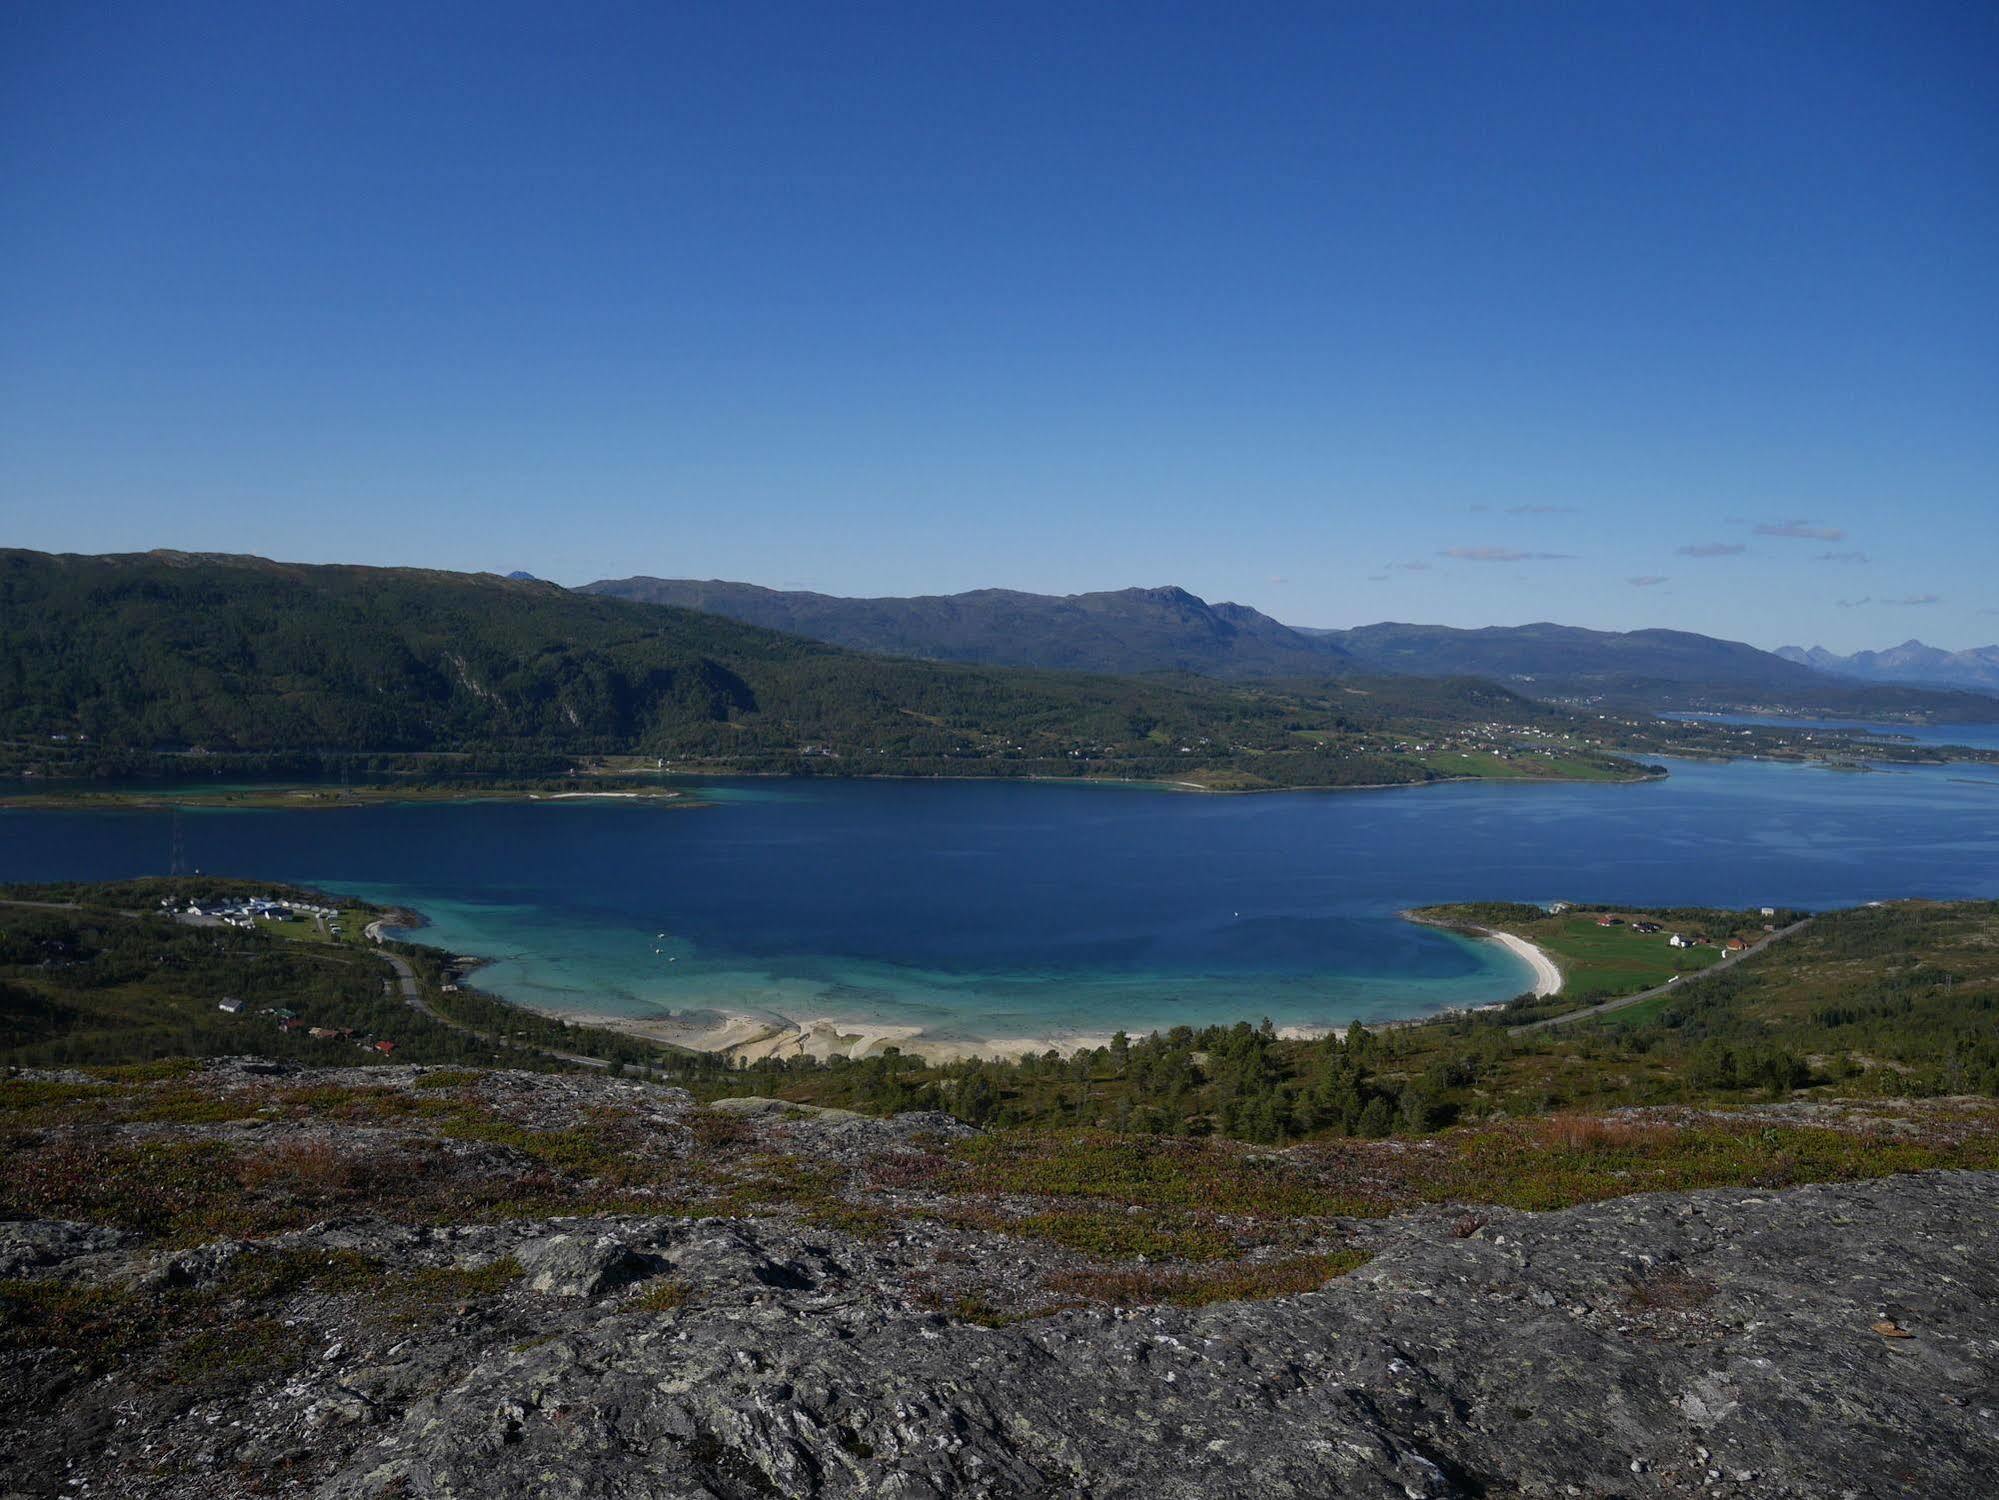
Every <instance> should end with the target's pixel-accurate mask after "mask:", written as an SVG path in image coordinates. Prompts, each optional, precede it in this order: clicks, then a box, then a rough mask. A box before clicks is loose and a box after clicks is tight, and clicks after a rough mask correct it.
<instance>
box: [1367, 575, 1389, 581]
mask: <svg viewBox="0 0 1999 1500" xmlns="http://www.w3.org/2000/svg"><path fill="white" fill-rule="evenodd" d="M1367 581H1368V582H1369V583H1386V582H1388V575H1387V574H1386V573H1370V574H1368V575H1367Z"/></svg>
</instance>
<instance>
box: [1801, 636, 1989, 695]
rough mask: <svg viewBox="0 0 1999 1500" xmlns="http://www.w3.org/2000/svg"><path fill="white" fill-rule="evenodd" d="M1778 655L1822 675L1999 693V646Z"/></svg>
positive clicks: (1907, 646) (1914, 644)
mask: <svg viewBox="0 0 1999 1500" xmlns="http://www.w3.org/2000/svg"><path fill="white" fill-rule="evenodd" d="M1777 655H1779V656H1781V657H1783V658H1784V659H1785V660H1786V661H1794V662H1798V663H1800V664H1802V665H1804V666H1808V667H1816V668H1818V669H1819V671H1821V672H1832V673H1835V674H1836V675H1838V676H1841V677H1857V678H1859V679H1861V680H1862V681H1866V682H1906V683H1921V684H1923V685H1925V686H1931V687H1968V688H1975V689H1977V690H1978V691H1980V692H1987V693H1993V692H1999V646H1973V647H1971V648H1970V649H1969V650H1966V651H1944V650H1941V649H1939V648H1938V647H1936V646H1926V645H1924V644H1923V643H1922V642H1921V641H1918V640H1907V641H1904V642H1902V644H1901V645H1899V646H1890V647H1889V648H1888V649H1887V650H1885V651H1856V652H1854V653H1853V655H1851V656H1840V655H1839V654H1837V653H1836V652H1832V651H1828V650H1826V649H1825V647H1823V646H1813V647H1812V648H1811V649H1810V650H1805V649H1803V648H1801V647H1798V646H1780V647H1778V649H1777Z"/></svg>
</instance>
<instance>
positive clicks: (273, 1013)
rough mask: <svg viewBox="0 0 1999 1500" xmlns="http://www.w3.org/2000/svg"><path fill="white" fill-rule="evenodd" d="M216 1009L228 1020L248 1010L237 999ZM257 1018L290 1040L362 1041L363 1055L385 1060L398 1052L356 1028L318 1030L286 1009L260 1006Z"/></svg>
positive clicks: (392, 1045) (227, 999) (231, 998)
mask: <svg viewBox="0 0 1999 1500" xmlns="http://www.w3.org/2000/svg"><path fill="white" fill-rule="evenodd" d="M215 1008H216V1009H217V1010H219V1011H221V1012H222V1013H223V1014H224V1015H228V1016H240V1015H242V1014H243V1012H244V1011H245V1010H246V1009H248V1007H247V1006H246V1005H245V1004H244V1003H243V1002H242V1001H241V1000H239V999H237V998H236V997H235V996H234V995H227V996H224V997H223V998H222V999H221V1000H219V1001H217V1002H216V1005H215ZM257 1014H258V1015H260V1016H269V1017H270V1018H271V1020H272V1021H273V1022H275V1023H276V1025H277V1028H278V1030H279V1031H281V1032H283V1033H284V1034H285V1035H286V1036H296V1035H299V1034H300V1033H303V1034H304V1035H306V1036H309V1037H311V1038H312V1039H313V1040H314V1041H315V1042H351V1041H356V1039H357V1037H358V1043H357V1045H359V1047H360V1048H361V1050H362V1051H363V1052H379V1053H381V1054H382V1056H384V1057H387V1056H389V1055H390V1054H392V1053H393V1052H394V1051H395V1050H396V1044H395V1043H394V1042H392V1041H389V1040H387V1039H386V1038H369V1037H365V1036H360V1034H359V1033H358V1032H356V1031H355V1030H354V1028H353V1027H352V1026H314V1025H312V1024H311V1023H310V1022H308V1021H302V1020H300V1019H299V1015H298V1012H297V1011H294V1010H287V1009H286V1008H285V1007H284V1006H282V1005H263V1006H259V1007H258V1008H257Z"/></svg>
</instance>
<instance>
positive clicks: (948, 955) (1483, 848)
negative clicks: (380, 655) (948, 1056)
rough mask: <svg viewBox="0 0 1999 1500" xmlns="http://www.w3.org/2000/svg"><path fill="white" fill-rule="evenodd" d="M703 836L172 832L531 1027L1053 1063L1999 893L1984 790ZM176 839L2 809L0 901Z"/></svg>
mask: <svg viewBox="0 0 1999 1500" xmlns="http://www.w3.org/2000/svg"><path fill="white" fill-rule="evenodd" d="M708 791H709V795H710V796H711V797H712V798H713V804H714V805H712V806H707V807H701V808H682V809H666V808H660V807H645V806H634V805H630V804H624V805H620V804H615V803H593V802H566V803H547V802H544V803H528V804H507V803H464V804H455V805H436V804H427V805H410V806H383V807H373V808H367V809H359V810H352V811H300V812H275V811H274V812H229V811H215V812H203V813H188V814H187V815H185V817H184V820H183V821H184V827H185V840H186V848H187V853H188V858H189V860H190V862H191V863H192V864H194V865H196V866H197V867H199V868H201V869H203V870H205V871H208V872H211V873H228V874H238V875H246V876H260V877H268V878H271V879H273V880H298V881H305V882H312V883H317V884H322V885H325V886H328V887H332V888H335V889H339V890H345V891H350V892H355V893H358V894H362V895H366V896H370V897H373V898H376V899H379V900H385V901H398V902H403V903H406V904H408V905H411V906H413V907H415V908H417V909H418V910H420V911H422V912H423V913H424V914H425V915H426V916H427V917H428V918H429V919H430V921H431V923H432V929H431V931H430V932H428V933H427V934H426V935H425V937H426V940H428V941H433V942H436V943H439V944H440V945H442V946H445V947H448V948H450V949H452V950H454V951H458V952H466V953H478V954H483V955H488V956H491V957H493V958H495V959H496V960H498V961H497V962H496V963H495V964H494V965H493V966H492V967H491V968H489V969H487V970H485V971H484V972H483V974H482V976H481V983H483V984H486V985H488V986H490V987H491V988H493V989H495V990H497V991H499V992H500V993H502V994H505V995H507V996H509V997H511V998H513V999H517V1000H520V1001H522V1002H524V1003H527V1004H531V1005H536V1006H541V1007H544V1008H549V1009H558V1010H568V1011H577V1012H592V1013H614V1014H622V1015H630V1016H656V1015H659V1014H661V1013H662V1012H667V1011H671V1012H677V1013H687V1012H690V1011H702V1010H714V1011H724V1012H732V1013H777V1014H782V1015H785V1016H788V1017H790V1018H792V1019H795V1020H809V1019H812V1018H816V1017H831V1018H835V1019H837V1020H840V1021H842V1022H855V1023H869V1024H873V1025H878V1026H891V1027H912V1028H919V1029H920V1030H921V1031H922V1032H924V1033H925V1034H926V1035H928V1036H931V1037H936V1038H940V1039H951V1038H957V1039H993V1038H1012V1037H1036V1038H1048V1039H1051V1040H1056V1041H1060V1040H1062V1039H1065V1038H1069V1039H1072V1038H1075V1037H1078V1036H1087V1035H1097V1034H1101V1033H1104V1032H1108V1031H1110V1030H1112V1029H1114V1028H1116V1027H1119V1026H1123V1027H1125V1028H1127V1029H1133V1030H1143V1029H1150V1028H1152V1027H1154V1026H1169V1025H1173V1024H1176V1023H1179V1022H1183V1021H1185V1022H1191V1023H1205V1022H1208V1021H1215V1020H1236V1019H1241V1018H1249V1019H1255V1018H1258V1017H1261V1016H1266V1015H1267V1016H1270V1017H1271V1018H1273V1019H1274V1020H1275V1021H1277V1022H1278V1023H1279V1024H1280V1025H1284V1026H1301V1027H1321V1026H1329V1025H1336V1024H1339V1023H1342V1022H1345V1021H1347V1020H1349V1019H1352V1018H1354V1017H1356V1016H1358V1017H1362V1018H1369V1019H1374V1018H1384V1017H1389V1016H1397V1015H1412V1014H1419V1013H1422V1012H1424V1011H1428V1010H1432V1009H1436V1008H1439V1007H1442V1006H1446V1005H1457V1004H1475V1003H1480V1002H1484V1001H1491V1000H1498V999H1505V998H1508V997H1510V996H1512V995H1514V994H1516V993H1518V992H1519V991H1520V990H1521V989H1522V988H1524V987H1525V985H1526V982H1527V974H1526V971H1525V970H1524V968H1523V967H1522V966H1521V965H1520V964H1519V963H1518V961H1516V960H1515V959H1513V958H1512V957H1511V956H1509V955H1507V954H1506V953H1504V952H1502V951H1500V950H1498V949H1497V948H1494V947H1492V946H1491V945H1486V944H1478V943H1471V942H1466V941H1463V940H1461V939H1457V938H1454V937H1451V936H1448V935H1445V934H1442V933H1437V932H1433V931H1430V930H1427V929H1422V928H1417V927H1413V926H1411V925H1410V924H1407V923H1404V922H1401V921H1398V920H1397V919H1396V918H1395V915H1394V914H1395V912H1396V911H1397V910H1399V909H1401V908H1403V907H1406V906H1409V905H1414V904H1419V903H1423V902H1431V901H1447V900H1455V899H1472V898H1506V899H1518V900H1530V901H1533V900H1550V899H1555V898H1567V899H1570V900H1608V901H1615V902H1628V903H1632V904H1640V903H1679V902H1688V903H1694V902H1698V903H1713V904H1718V905H1758V904H1766V903H1767V904H1783V905H1798V906H1806V907H1827V906H1835V905H1847V904H1853V903H1857V902H1861V901H1867V900H1874V899H1880V898H1888V897H1895V896H1903V895H1923V896H1988V897H1993V896H1999V773H1995V772H1994V770H1992V769H1991V768H1987V767H1972V766H1948V767H1934V768H1932V767H1925V768H1918V769H1914V770H1909V771H1885V772H1878V773H1873V774H1853V773H1840V772H1834V771H1826V770H1817V769H1811V768H1805V767H1798V766H1786V765H1771V764H1748V763H1745V764H1738V765H1701V764H1681V765H1677V766H1675V768H1674V772H1673V775H1672V776H1671V778H1670V779H1668V780H1665V781H1660V782H1652V783H1646V784H1642V785H1635V786H1559V785H1520V786H1504V785H1479V784H1455V785H1449V786H1441V787H1430V788H1423V789H1419V790H1406V791H1390V792H1346V793H1296V794H1276V795H1260V796H1248V797H1215V796H1198V795H1182V794H1174V793H1168V792H1160V791H1155V790H1149V789H1141V788H1116V787H1101V786H1097V787H1091V786H1065V785H1015V784H1005V783H980V782H754V783H743V782H739V783H729V784H721V785H718V786H715V787H713V788H710V789H708ZM170 848H171V838H170V831H169V821H168V818H167V815H165V814H161V813H148V812H136V811H119V812H81V811H0V879H5V880H56V879H83V878H93V879H94V878H109V877H117V876H127V875H135V874H146V873H159V872H162V871H163V870H164V869H165V868H166V865H167V861H168V858H169V853H170Z"/></svg>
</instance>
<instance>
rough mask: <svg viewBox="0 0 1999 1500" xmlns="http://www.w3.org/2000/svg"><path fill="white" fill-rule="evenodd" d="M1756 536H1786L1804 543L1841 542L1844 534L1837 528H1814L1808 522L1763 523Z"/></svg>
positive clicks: (1844, 538) (1844, 537) (1844, 536)
mask: <svg viewBox="0 0 1999 1500" xmlns="http://www.w3.org/2000/svg"><path fill="white" fill-rule="evenodd" d="M1756 534H1757V535H1758V536H1787V537H1792V538H1794V539H1796V540H1798V541H1805V542H1843V541H1845V540H1846V533H1845V532H1844V531H1841V530H1840V529H1839V528H1838V527H1837V526H1814V525H1813V524H1812V523H1811V522H1810V521H1809V520H1801V521H1764V522H1761V523H1760V524H1759V525H1758V526H1757V528H1756Z"/></svg>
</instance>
